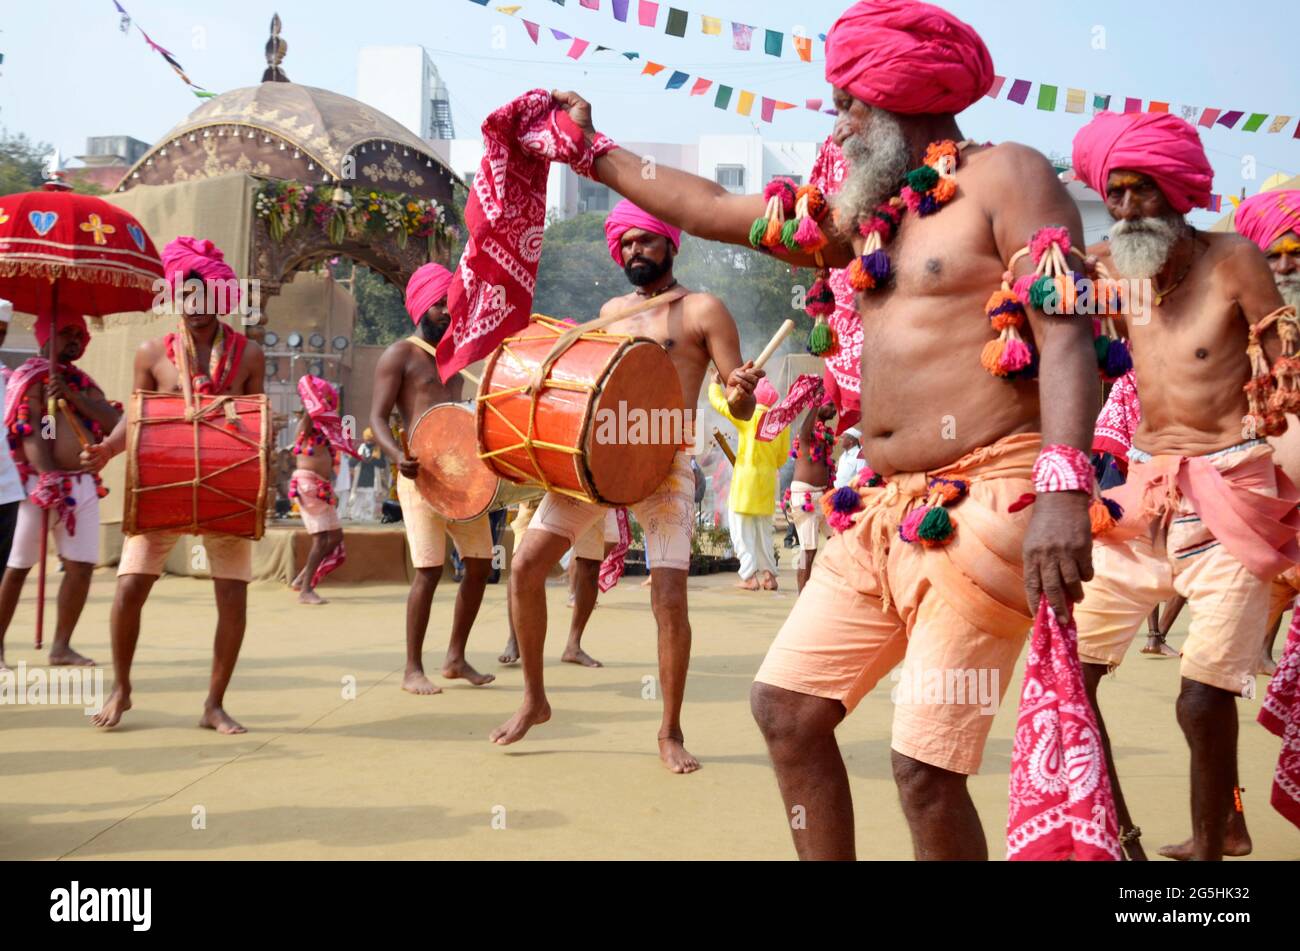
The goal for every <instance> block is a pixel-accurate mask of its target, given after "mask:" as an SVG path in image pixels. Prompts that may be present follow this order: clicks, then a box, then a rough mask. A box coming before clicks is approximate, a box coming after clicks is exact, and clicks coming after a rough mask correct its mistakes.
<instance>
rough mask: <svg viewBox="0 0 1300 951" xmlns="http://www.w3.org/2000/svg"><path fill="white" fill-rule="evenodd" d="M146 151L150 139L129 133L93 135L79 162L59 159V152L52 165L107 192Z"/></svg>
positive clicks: (73, 178)
mask: <svg viewBox="0 0 1300 951" xmlns="http://www.w3.org/2000/svg"><path fill="white" fill-rule="evenodd" d="M147 151H149V143H148V142H141V141H140V140H139V139H135V138H132V137H131V136H129V135H92V136H90V137H89V138H87V139H86V154H85V155H78V156H77V157H76V161H78V162H80V163H81V164H80V165H70V164H68V163H64V162H61V161H60V159H59V156H58V153H57V152H56V153H55V156H54V158H53V160H52V167H54V168H57V169H59V170H61V171H64V172H66V173H67V177H68V179H69V180H71V181H78V180H79V181H83V182H87V183H90V184H94V185H98V186H99V187H100V188H102V189H103V190H104V191H106V192H111V191H112V190H113V189H115V188H117V185H118V183H119V182H120V181H121V180H122V176H123V175H125V174H126V172H127V169H129V168H130V167H131V166H132V165H134V164H135V163H136V162H138V161H139V160H140V157H141V156H142V155H144V153H145V152H147Z"/></svg>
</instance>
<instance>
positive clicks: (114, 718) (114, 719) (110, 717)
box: [90, 687, 131, 730]
mask: <svg viewBox="0 0 1300 951" xmlns="http://www.w3.org/2000/svg"><path fill="white" fill-rule="evenodd" d="M130 709H131V695H130V694H126V693H122V691H120V690H118V689H117V688H116V687H114V688H113V692H112V693H110V694H109V695H108V700H106V701H105V702H104V706H103V707H101V708H100V710H99V712H98V713H96V714H95V715H94V716H93V717H91V718H90V722H91V723H93V724H95V726H98V727H103V728H104V729H105V730H111V729H112V728H113V727H115V726H117V724H118V723H119V722H120V721H121V719H122V714H124V713H126V711H128V710H130Z"/></svg>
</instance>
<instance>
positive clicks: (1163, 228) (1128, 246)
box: [1110, 214, 1187, 280]
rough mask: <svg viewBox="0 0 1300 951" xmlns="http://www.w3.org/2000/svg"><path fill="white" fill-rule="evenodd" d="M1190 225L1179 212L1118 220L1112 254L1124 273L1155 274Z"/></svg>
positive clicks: (1141, 277)
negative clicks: (1158, 216)
mask: <svg viewBox="0 0 1300 951" xmlns="http://www.w3.org/2000/svg"><path fill="white" fill-rule="evenodd" d="M1186 226H1187V225H1186V221H1185V220H1184V219H1183V216H1182V215H1178V214H1171V215H1168V216H1167V217H1164V218H1139V219H1137V220H1136V221H1117V222H1115V225H1114V226H1113V227H1112V228H1111V229H1110V255H1111V257H1112V258H1113V259H1114V261H1115V266H1116V267H1117V268H1119V272H1120V274H1122V275H1123V276H1124V277H1133V278H1138V279H1139V280H1147V279H1149V278H1153V277H1155V276H1156V275H1157V274H1158V273H1160V269H1161V268H1162V267H1164V266H1165V262H1167V261H1168V260H1169V254H1170V252H1171V251H1173V249H1174V245H1175V244H1176V243H1177V242H1178V239H1179V238H1180V237H1181V236H1182V234H1183V229H1184V228H1185V227H1186Z"/></svg>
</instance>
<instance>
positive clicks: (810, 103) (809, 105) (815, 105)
mask: <svg viewBox="0 0 1300 951" xmlns="http://www.w3.org/2000/svg"><path fill="white" fill-rule="evenodd" d="M803 105H804V108H805V109H811V110H812V111H813V112H820V111H821V108H822V101H821V100H820V99H805V100H804V104H803Z"/></svg>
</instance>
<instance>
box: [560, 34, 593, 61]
mask: <svg viewBox="0 0 1300 951" xmlns="http://www.w3.org/2000/svg"><path fill="white" fill-rule="evenodd" d="M590 45H591V44H590V43H589V42H587V41H586V40H579V39H576V38H575V39H574V41H573V45H572V46H570V47H569V52H568V53H566V54H565V55H566V56H568V57H569V59H577V58H578V57H579V56H581V55H582V54H583V53H585V52H587V47H588V46H590Z"/></svg>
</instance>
